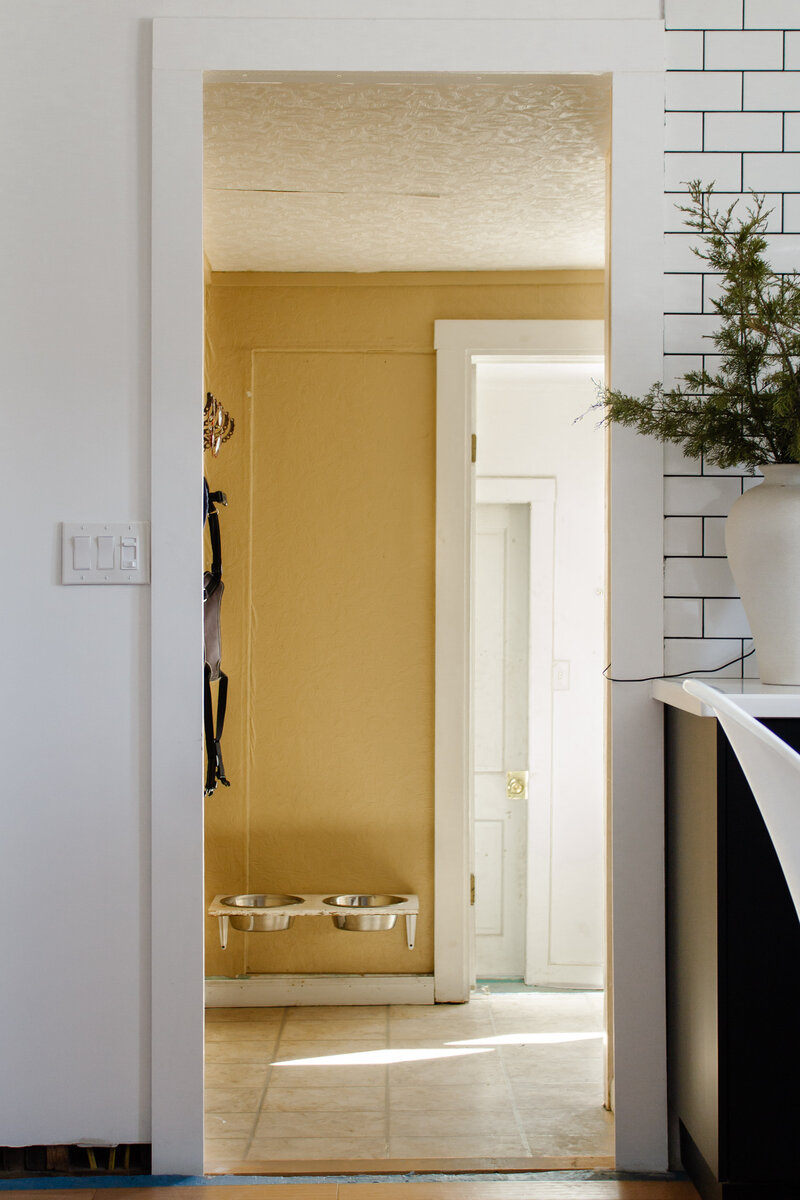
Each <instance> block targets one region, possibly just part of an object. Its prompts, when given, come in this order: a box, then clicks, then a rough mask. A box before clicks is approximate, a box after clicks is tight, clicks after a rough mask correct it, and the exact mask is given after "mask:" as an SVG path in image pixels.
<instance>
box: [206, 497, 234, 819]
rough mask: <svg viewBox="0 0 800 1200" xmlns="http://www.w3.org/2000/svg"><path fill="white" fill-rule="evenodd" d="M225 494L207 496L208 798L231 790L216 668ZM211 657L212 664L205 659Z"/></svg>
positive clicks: (222, 683)
mask: <svg viewBox="0 0 800 1200" xmlns="http://www.w3.org/2000/svg"><path fill="white" fill-rule="evenodd" d="M227 503H228V500H227V497H226V495H225V493H224V492H208V531H209V534H210V536H211V555H212V558H211V570H210V571H209V572H207V573H206V575H205V578H204V587H203V603H204V604H210V605H211V608H209V609H208V610H207V612H208V613H209V614H211V615H212V617H213V620H212V625H213V626H214V634H213V636H212V637H211V638H210V642H211V645H209V644H208V643H209V636H208V632H207V633H206V642H207V644H206V648H205V658H206V662H205V667H204V685H203V691H204V697H203V727H204V732H205V740H206V758H207V765H206V783H205V795H206V796H211V795H213V793H214V791H215V790H216V787H217V783H218V782H219V783H221V784H222V785H223V787H230V782H229V781H228V779H227V778H226V777H225V766H224V764H223V762H222V746H221V740H222V730H223V727H224V725H225V710H226V708H227V704H228V676H227V675H226V674H225V672H224V671H222V670H221V669H220V666H219V658H218V654H219V605H220V602H221V599H222V592H223V588H224V585H223V583H222V541H221V538H220V529H219V514H218V512H217V509H216V504H225V505H227ZM210 651H211V654H212V655H213V657H214V660H215V661H214V662H213V664H212V663H209V661H208V659H209V657H210V656H211V655H210V653H209V652H210ZM212 680H218V681H219V691H218V694H217V719H216V722H215V721H214V702H213V698H212V695H211V683H212Z"/></svg>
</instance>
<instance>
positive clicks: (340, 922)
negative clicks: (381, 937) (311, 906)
mask: <svg viewBox="0 0 800 1200" xmlns="http://www.w3.org/2000/svg"><path fill="white" fill-rule="evenodd" d="M405 899H406V897H405V896H378V895H371V896H370V895H361V896H326V897H325V899H324V901H323V903H324V904H330V906H331V908H346V909H350V910H351V911H350V912H346V913H345V912H342V913H331V917H332V919H333V923H334V925H335V926H336V928H337V929H349V930H351V931H352V932H358V933H377V932H379V931H380V930H382V929H393V928H394V925H395V922H396V921H397V914H396V913H370V912H364V909H370V908H388V907H389V905H390V904H402V903H403V902H404V901H405Z"/></svg>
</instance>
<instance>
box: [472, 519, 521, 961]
mask: <svg viewBox="0 0 800 1200" xmlns="http://www.w3.org/2000/svg"><path fill="white" fill-rule="evenodd" d="M529 545H530V509H529V506H528V505H526V504H478V505H477V506H476V528H475V660H474V661H475V674H474V681H475V682H474V688H475V695H474V720H475V732H474V739H475V740H474V753H475V767H474V770H475V835H474V836H475V967H476V974H477V975H478V976H479V977H484V978H498V977H508V976H511V977H522V976H523V975H524V974H525V910H526V873H527V853H526V845H527V787H526V788H525V789H524V791H523V793H522V794H521V795H509V788H508V787H507V782H508V780H507V773H508V772H511V771H513V772H527V770H528V652H529V651H528V628H529V612H528V610H529V602H528V594H529V580H530V561H529V560H530V550H529ZM517 786H519V785H517ZM510 790H512V791H513V788H512V789H510Z"/></svg>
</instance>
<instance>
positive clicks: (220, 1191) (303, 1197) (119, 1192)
mask: <svg viewBox="0 0 800 1200" xmlns="http://www.w3.org/2000/svg"><path fill="white" fill-rule="evenodd" d="M306 1174H308V1171H306ZM336 1189H337V1185H336V1184H335V1183H273V1184H266V1183H265V1184H247V1183H241V1184H236V1183H232V1184H213V1183H210V1184H205V1185H204V1186H202V1187H191V1186H186V1187H182V1186H181V1185H178V1186H176V1187H156V1188H114V1189H113V1190H111V1189H109V1190H107V1191H103V1192H97V1193H96V1194H95V1198H94V1200H159V1197H160V1200H259V1198H260V1197H262V1196H263V1197H265V1198H266V1200H337V1196H336ZM42 1194H43V1193H41V1192H34V1193H33V1196H34V1197H38V1196H41V1195H42ZM19 1195H20V1193H19V1192H15V1193H14V1196H13V1197H9V1200H16V1197H17V1196H19ZM59 1196H60V1200H71V1196H72V1193H71V1192H70V1193H69V1194H68V1196H65V1193H64V1192H61V1193H59Z"/></svg>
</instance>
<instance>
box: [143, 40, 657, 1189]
mask: <svg viewBox="0 0 800 1200" xmlns="http://www.w3.org/2000/svg"><path fill="white" fill-rule="evenodd" d="M312 24H313V22H311V23H310V22H308V21H303V22H292V21H288V22H279V23H277V24H276V23H273V22H270V21H262V22H259V21H237V22H224V21H223V22H218V21H211V22H204V21H187V22H184V21H181V20H165V21H162V22H157V23H156V30H157V40H156V53H155V82H154V89H155V90H154V114H155V117H154V236H153V246H154V256H153V273H154V293H153V406H154V423H155V424H157V427H158V429H159V439H158V441H157V442H154V451H153V514H152V515H153V522H154V544H153V570H154V587H153V656H154V657H153V730H154V733H153V828H152V832H153V908H154V913H155V914H156V920H157V924H156V929H157V931H158V933H157V936H156V937H154V940H153V1014H154V1015H153V1022H154V1027H153V1105H152V1113H153V1129H154V1134H153V1140H154V1169H157V1170H159V1171H167V1172H169V1171H177V1172H185V1171H187V1170H189V1171H196V1170H198V1169H199V1156H200V1154H201V1150H200V1147H201V1144H202V1143H201V1123H200V1121H199V1115H200V1110H199V1098H200V1095H201V1088H202V1078H201V1072H200V1070H199V1061H200V1054H199V1036H200V1028H201V1026H200V1018H201V1015H202V1014H201V1011H200V1009H199V1005H198V1001H199V996H198V992H197V982H196V981H197V979H198V970H197V967H198V964H199V962H200V961H201V960H202V938H201V937H200V935H199V930H198V929H197V926H196V925H195V924H194V922H195V921H196V919H197V918H196V913H197V912H198V911H199V908H198V905H199V904H200V897H199V894H198V892H199V889H198V886H197V879H198V872H199V868H198V863H199V856H200V853H201V851H200V838H199V836H198V829H197V822H196V814H197V809H196V797H197V790H198V788H197V783H198V779H199V768H198V758H199V756H198V754H197V750H198V739H197V734H196V731H197V730H198V729H199V728H200V727H201V720H200V706H199V703H196V702H195V700H194V699H193V684H192V680H193V679H194V674H193V671H192V663H193V661H194V656H195V648H196V646H197V644H199V626H200V622H199V614H198V617H197V623H196V628H195V629H193V627H192V622H191V621H190V620H188V621H186V622H184V623H181V621H180V620H179V621H178V624H177V626H176V613H177V614H180V613H184V614H185V613H190V612H192V611H194V610H193V605H194V594H195V581H196V578H197V577H198V559H199V546H197V544H196V543H192V539H191V538H188V539H187V538H186V537H185V534H186V531H188V530H191V529H192V528H194V527H195V522H196V512H195V504H194V502H193V500H192V497H193V494H194V493H193V490H192V481H193V479H194V478H195V477H196V475H197V462H196V460H192V459H191V456H188V455H187V454H186V451H185V447H186V445H187V444H188V443H189V442H190V437H189V435H190V433H191V430H192V429H193V428H194V427H195V424H196V406H197V396H198V395H200V394H201V393H202V385H201V384H200V381H199V362H198V358H197V348H198V345H199V336H198V335H199V331H200V329H201V326H202V313H201V308H200V304H199V277H198V272H197V263H198V261H199V245H200V238H199V225H200V215H199V206H198V204H197V196H198V195H199V191H200V164H201V159H202V150H201V141H202V138H201V133H202V123H201V96H200V86H199V85H200V83H201V76H202V72H203V70H204V69H222V70H224V69H234V70H240V69H263V67H264V65H265V64H266V65H267V67H268V69H269V68H272V69H278V70H280V69H287V67H288V69H298V66H299V64H303V65H304V66H305V69H307V70H311V71H323V72H324V71H328V70H333V71H335V70H336V69H337V68H338V67H339V66H340V65H342V64H341V61H340V59H339V58H338V57H337V55H336V54H335V53H333V54H331V53H329V52H331V51H333V50H334V49H335V45H336V43H335V42H334V41H332V40H331V38H330V37H329V36H328V34H329V33H330V30H328V33H327V34H326V33H325V31H324V30H322V29H320V30H318V31H317V36H314V37H311V36H310V33H311V32H312V31H311V28H310V27H311V25H312ZM320 24H321V25H326V23H325V22H321V23H320ZM334 24H335V23H334ZM356 24H358V23H356ZM444 24H445V25H446V26H447V29H446V30H445V29H439V28H438V27H433V26H436V23H435V22H434V23H433V25H432V23H431V22H422V23H420V22H415V21H413V20H410V21H400V22H396V23H395V27H394V29H393V34H394V36H393V37H392V38H391V39H388V40H387V39H386V37H385V33H386V30H385V28H384V27H383V26H382V25H381V23H377V22H376V23H374V24H373V23H370V22H363V23H361V24H360V25H359V29H358V31H357V32H358V35H359V36H358V38H357V39H356V41H355V42H354V41H353V36H354V29H355V27H354V24H353V23H352V22H348V23H347V34H348V36H347V39H346V41H347V45H348V46H350V47H352V46H353V45H356V44H357V45H358V47H359V55H360V56H361V57H360V58H359V62H360V64H362V65H363V66H364V69H371V70H378V71H386V70H392V69H395V70H397V69H399V70H401V71H402V70H411V71H414V70H419V69H425V66H426V65H429V64H430V63H431V61H434V60H435V61H439V62H441V63H447V64H449V65H451V66H452V65H453V64H456V63H459V62H461V63H462V64H463V65H467V64H471V66H468V67H467V69H474V68H475V67H478V68H479V69H481V68H485V69H490V70H500V71H503V70H512V71H513V70H515V69H516V70H520V69H521V70H525V71H535V70H537V69H539V70H553V69H559V70H561V69H563V70H573V71H574V70H576V69H578V70H584V69H585V70H590V69H599V70H611V71H612V72H614V73H615V93H614V95H615V125H614V128H615V154H614V164H613V167H612V170H613V172H614V175H615V180H616V184H617V185H619V186H616V185H615V190H614V207H613V208H612V218H611V225H612V245H617V246H618V247H619V248H620V253H619V255H618V257H617V258H616V259H615V264H616V268H617V269H616V271H615V273H614V275H613V283H612V330H611V334H612V341H613V342H614V345H615V353H618V354H619V355H620V356H621V365H620V367H619V370H618V371H617V372H616V374H615V382H616V383H617V384H619V385H621V386H630V387H632V388H634V387H637V386H638V383H637V380H638V378H639V377H640V376H642V375H643V376H644V379H645V380H649V379H650V378H651V377H653V376H654V375H655V374H656V373H657V371H658V369H659V361H660V359H659V354H660V315H659V313H660V310H659V308H658V302H657V299H656V296H657V286H656V287H655V288H653V289H652V290H651V285H652V282H653V277H657V275H658V266H657V264H658V246H659V243H660V231H659V228H658V221H657V212H658V205H659V197H660V191H659V174H660V167H661V150H660V142H659V130H660V117H661V107H662V106H661V97H660V46H661V43H660V35H659V27H658V23H657V22H653V24H652V27H651V26H650V25H649V24H648V23H647V22H642V23H637V22H620V21H610V22H602V21H601V22H597V23H596V26H597V27H596V28H594V29H593V31H592V36H591V37H590V38H589V42H586V41H580V40H579V41H578V42H576V40H575V37H574V34H575V32H576V27H574V26H573V27H572V28H570V22H569V21H566V22H557V21H556V22H549V23H546V29H545V28H544V26H542V25H541V24H540V23H538V22H537V21H535V20H534V21H532V22H531V23H530V24H531V26H532V28H531V31H530V32H531V34H532V35H533V34H535V36H532V37H531V38H530V39H529V40H525V39H523V41H524V44H525V53H524V54H523V55H522V56H520V54H519V53H517V52H516V51H515V48H517V47H520V46H521V45H522V44H523V43H522V42H521V41H520V37H519V35H520V23H519V22H514V23H513V31H512V30H511V29H507V30H506V33H505V35H504V34H503V30H502V28H501V27H502V26H503V22H497V23H496V25H497V28H496V29H495V28H494V24H495V23H493V22H487V21H482V22H480V37H477V33H478V31H477V30H476V29H474V28H472V26H471V25H470V22H458V21H452V22H446V23H444ZM379 25H381V27H380V28H378V26H379ZM222 26H224V27H225V31H226V35H225V37H221V27H222ZM490 26H491V28H490ZM623 26H625V28H624V29H623V28H622V27H623ZM628 26H630V28H628ZM234 27H235V28H234ZM470 31H471V32H470ZM512 32H513V36H512ZM651 33H652V34H653V36H652V37H651V36H650V35H651ZM540 34H543V35H544V36H540ZM442 35H444V40H442ZM490 35H491V36H490ZM464 38H466V41H463V39H464ZM493 38H495V39H496V40H493ZM454 39H455V40H454ZM422 47H424V50H425V53H424V54H422V56H420V48H422ZM467 48H469V49H467ZM504 48H505V49H504ZM576 48H577V49H576ZM465 51H466V52H465ZM576 53H577V58H576ZM431 56H432V57H431ZM591 64H594V67H592V65H591ZM299 69H302V67H300V68H299ZM626 72H630V73H626ZM648 214H650V217H651V218H653V219H649V218H648ZM654 214H655V216H654ZM617 227H619V229H620V237H619V239H617V240H616V241H615V239H614V231H615V229H616V228H617ZM623 229H624V233H625V235H624V237H623V236H622V230H623ZM623 247H624V252H623ZM648 265H649V266H648ZM649 267H650V268H652V269H650V270H649ZM648 270H649V275H648ZM643 278H647V279H648V282H647V284H646V286H645V290H644V296H645V301H644V302H643V301H642V280H643ZM615 331H616V332H615ZM628 349H629V350H630V353H627V350H628ZM461 429H462V430H463V424H462V426H461ZM454 445H456V446H459V445H460V446H461V447H462V448H465V447H466V439H463V440H462V439H459V437H458V434H457V436H456V438H455V440H454ZM458 454H459V458H460V455H461V449H459V450H458ZM616 455H617V456H618V457H619V462H618V463H617V464H616V469H615V461H616V458H615V448H614V446H612V481H613V484H612V486H613V487H614V488H615V489H616V490H617V495H618V496H620V497H621V496H624V494H625V489H626V488H628V489H630V495H631V497H635V499H636V502H635V503H632V504H629V505H625V504H622V505H621V506H620V507H618V509H617V513H618V518H615V519H618V520H619V530H620V532H621V533H622V537H621V539H620V540H619V543H618V549H617V551H616V552H615V557H614V558H613V559H612V579H613V578H615V577H616V578H617V581H618V583H619V587H618V588H617V590H616V592H615V610H616V617H617V618H618V619H619V621H620V623H621V626H622V627H625V628H627V630H628V631H630V630H631V629H633V628H634V627H635V628H636V631H637V636H636V638H635V639H633V641H632V642H629V644H628V646H627V648H626V647H625V646H623V645H620V646H619V647H618V648H617V649H618V651H619V652H618V654H617V656H616V657H617V658H618V659H619V661H620V664H621V669H622V670H630V673H632V674H633V673H635V672H636V671H639V672H640V673H643V672H644V671H651V672H652V671H653V670H655V669H656V663H655V661H654V659H653V657H651V656H652V655H656V656H660V653H661V643H660V634H659V629H658V621H656V619H655V611H656V606H655V604H654V603H653V597H654V596H658V597H660V590H659V580H658V577H659V573H660V557H659V554H658V544H657V540H656V542H655V543H654V542H653V541H652V540H651V535H652V534H653V532H654V528H655V526H656V525H657V511H658V504H657V502H656V500H655V492H656V491H658V492H660V486H659V487H658V488H657V489H655V490H654V493H653V497H651V498H648V500H647V502H646V503H643V496H642V480H643V479H644V478H647V477H650V478H651V479H652V480H656V479H660V472H659V467H658V459H657V456H656V455H654V454H652V452H651V451H649V450H648V448H647V447H646V446H637V445H636V444H635V443H634V442H633V441H631V440H626V439H625V437H624V436H623V437H620V438H619V439H617V442H616ZM651 500H652V501H653V503H651ZM193 547H194V548H193ZM645 547H646V548H647V549H648V550H651V551H652V550H655V554H653V555H652V557H653V563H650V564H649V566H648V565H647V564H648V562H649V559H648V557H647V553H645V549H644V548H645ZM626 548H627V549H626ZM643 554H644V558H643ZM446 557H447V556H446ZM656 560H658V561H656ZM629 565H630V570H629ZM162 566H163V568H164V570H163V571H161V570H160V568H161V567H162ZM461 578H462V579H463V573H461ZM659 605H660V600H659ZM642 606H643V607H642ZM639 607H641V611H643V612H645V613H648V614H651V615H652V616H653V620H652V621H651V620H650V618H649V617H648V620H647V621H645V622H644V623H642V622H641V621H639V622H638V623H637V622H636V620H635V618H634V612H635V610H636V609H637V608H639ZM631 610H633V611H631ZM176 629H177V630H178V636H176ZM613 638H614V629H613V626H612V641H613ZM626 663H630V666H629V667H628V666H626ZM629 696H630V699H629V700H628V701H623V702H622V703H621V704H620V705H618V706H617V707H616V709H615V728H616V731H617V733H618V734H619V737H620V738H621V739H622V740H621V741H619V742H618V743H615V744H616V745H617V748H618V750H619V751H620V752H622V751H623V750H624V753H620V754H619V755H618V761H619V763H620V770H621V772H622V773H621V774H620V775H619V776H618V778H617V779H616V784H617V786H615V811H616V818H617V819H616V820H615V843H614V856H615V862H616V860H619V864H620V870H621V871H622V875H621V878H622V879H624V878H625V872H624V863H625V862H626V861H628V862H632V861H633V857H632V854H633V852H634V851H636V879H639V880H643V879H645V878H647V879H648V880H649V881H655V882H654V886H653V887H652V888H649V887H648V888H646V889H645V891H646V895H644V896H640V899H641V900H643V904H642V903H639V904H634V905H633V908H632V909H631V906H630V900H631V894H630V893H629V892H627V891H626V889H623V893H624V894H625V895H626V903H627V905H628V908H627V909H622V910H619V911H618V912H617V914H616V917H617V919H616V926H615V932H616V933H617V934H618V936H616V937H615V959H616V967H617V981H618V985H620V986H619V987H618V1001H619V1000H620V999H623V1000H624V1001H625V1003H623V1005H622V1014H621V1015H622V1017H623V1020H622V1021H621V1022H620V1025H619V1029H620V1034H621V1037H622V1040H620V1037H618V1039H617V1048H618V1054H617V1078H618V1080H620V1079H628V1078H629V1080H630V1084H631V1087H630V1088H629V1089H628V1088H626V1089H625V1090H624V1092H623V1095H624V1097H625V1098H624V1099H623V1097H622V1096H621V1097H619V1098H618V1104H617V1111H618V1136H617V1144H618V1148H619V1147H620V1145H621V1146H622V1151H623V1153H622V1157H621V1158H620V1157H619V1155H618V1162H620V1163H621V1165H623V1166H627V1165H631V1166H640V1165H647V1166H651V1167H654V1168H656V1169H657V1168H658V1166H659V1165H660V1164H661V1163H662V1161H663V1145H664V1144H665V1139H664V1138H663V1137H662V1134H661V1130H662V1126H663V1104H662V1103H661V1101H660V1099H659V1097H660V1096H661V1093H662V1090H663V1064H662V1060H663V1047H660V1046H659V1045H658V1039H656V1040H655V1043H654V1040H653V1036H652V1030H653V1021H654V1020H655V1026H656V1028H658V1027H659V1015H658V1014H659V1013H661V1012H662V1011H663V1004H662V1000H661V998H660V997H661V989H660V986H659V983H658V971H657V970H656V974H655V978H654V980H653V986H652V987H651V988H649V989H648V988H647V987H645V988H643V987H642V986H641V983H640V977H641V965H642V961H643V959H644V960H647V961H649V960H650V958H653V956H654V958H655V961H658V959H659V954H658V940H659V939H658V932H657V931H658V929H659V928H660V924H661V921H660V914H661V908H660V900H659V896H660V889H659V887H658V869H657V867H656V868H654V870H653V872H650V871H648V870H647V869H646V866H645V863H646V862H647V861H649V857H648V856H652V855H653V854H655V859H654V862H657V860H658V845H659V842H658V827H659V826H658V819H657V816H656V814H657V812H658V811H660V801H659V800H658V793H659V788H658V784H657V782H655V783H654V785H653V786H654V791H653V792H652V797H651V800H650V801H649V802H648V804H647V806H646V810H643V809H642V805H641V781H642V772H641V771H640V770H633V775H635V776H636V787H635V788H634V787H633V778H632V777H630V772H631V770H632V769H633V768H632V762H631V758H630V749H631V747H634V746H635V747H636V753H638V754H640V755H641V754H643V755H644V757H645V759H646V761H647V763H648V764H649V765H647V766H645V767H644V775H645V777H646V778H647V779H648V780H655V781H657V779H658V776H659V772H658V770H655V772H654V770H653V764H655V763H657V761H658V735H657V732H656V725H655V724H654V718H655V713H654V712H652V711H651V710H650V709H649V708H648V707H647V706H646V705H645V706H643V707H640V705H641V699H642V695H641V693H637V694H636V695H635V696H634V694H632V693H631V694H629ZM634 701H636V703H634ZM175 714H179V719H178V721H177V725H178V726H179V728H176V719H175ZM184 724H185V729H184V728H183V727H184ZM458 725H459V722H458V721H457V722H456V728H455V729H454V733H455V737H456V739H457V740H458V739H459V738H460V735H459V733H458V728H457V727H458ZM168 729H169V730H170V733H169V736H167V734H166V732H165V731H166V730H168ZM634 760H636V754H634ZM612 769H613V768H612ZM626 778H628V779H629V782H628V784H627V785H626V782H625V780H626ZM634 813H635V819H634ZM626 839H632V841H631V844H630V846H628V845H627V843H626ZM626 849H630V851H631V852H632V853H631V855H626ZM634 892H635V886H634ZM165 906H167V907H168V908H169V910H170V912H171V914H172V921H171V923H170V926H169V928H168V929H165V928H164V925H163V922H160V921H159V920H158V917H159V915H160V914H162V913H163V912H164V911H165ZM633 910H635V917H636V919H635V923H634V926H632V927H631V926H630V924H629V922H628V921H627V920H626V912H630V911H633ZM187 931H193V932H187ZM645 932H646V933H647V936H646V937H645V940H644V942H643V941H642V938H643V936H644V935H645ZM619 935H621V936H619ZM648 947H649V950H648V949H647V948H648ZM626 989H628V990H627V991H626ZM654 1014H655V1016H654ZM623 1031H624V1035H623ZM637 1080H638V1081H639V1083H638V1084H637V1086H634V1083H635V1082H636V1081H637ZM643 1080H646V1081H647V1082H646V1085H642V1082H641V1081H643ZM642 1086H644V1090H645V1093H646V1095H647V1097H648V1099H647V1102H646V1103H643V1094H644V1093H643V1091H642ZM620 1101H622V1107H620ZM626 1105H627V1106H628V1107H626ZM623 1113H624V1120H623V1121H622V1122H621V1123H620V1121H619V1116H621V1115H623Z"/></svg>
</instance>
